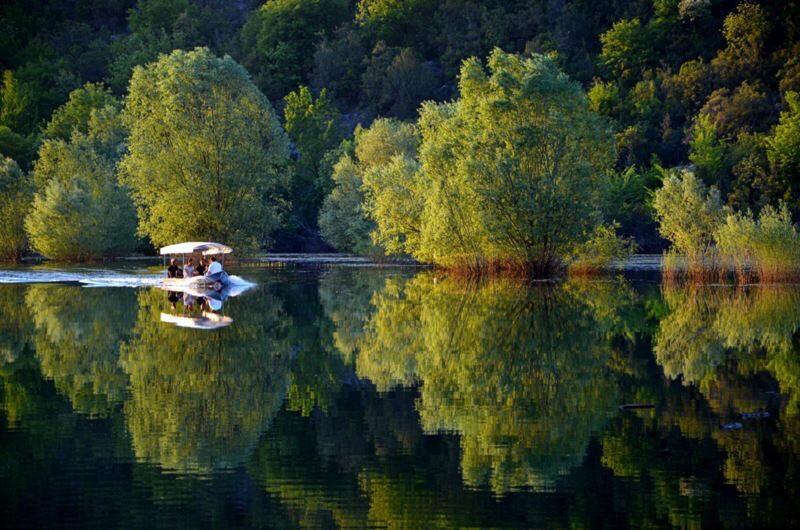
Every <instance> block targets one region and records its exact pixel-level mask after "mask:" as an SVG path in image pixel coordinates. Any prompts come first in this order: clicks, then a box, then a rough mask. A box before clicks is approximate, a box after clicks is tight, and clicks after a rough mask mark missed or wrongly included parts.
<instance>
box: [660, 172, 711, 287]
mask: <svg viewBox="0 0 800 530" xmlns="http://www.w3.org/2000/svg"><path fill="white" fill-rule="evenodd" d="M653 208H654V210H655V217H656V221H657V222H658V231H659V233H660V234H661V235H662V236H663V237H664V238H665V239H667V240H668V241H669V242H670V243H672V247H673V250H674V251H676V252H677V253H678V254H679V255H680V256H682V257H683V258H684V259H685V261H686V268H687V271H688V272H689V273H690V274H701V275H702V274H704V272H705V271H708V270H709V269H713V268H714V265H715V263H716V262H715V260H714V252H715V248H714V231H715V230H716V229H717V227H719V225H720V224H721V223H722V222H723V220H724V216H725V208H724V207H723V206H722V200H721V199H720V196H719V191H718V190H717V189H716V188H715V187H713V186H712V187H711V188H707V187H706V186H705V185H704V184H703V183H702V182H701V181H700V179H698V178H697V177H696V176H695V175H694V173H692V172H691V171H683V172H681V173H680V174H675V173H672V174H670V175H669V176H668V177H667V178H666V179H665V180H664V185H663V186H662V187H661V188H660V189H658V190H656V192H655V193H654V195H653ZM669 264H676V261H675V260H674V259H673V258H672V257H670V258H668V259H667V260H665V263H664V270H668V269H667V265H669Z"/></svg>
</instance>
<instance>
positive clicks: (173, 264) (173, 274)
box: [167, 258, 183, 278]
mask: <svg viewBox="0 0 800 530" xmlns="http://www.w3.org/2000/svg"><path fill="white" fill-rule="evenodd" d="M181 277H183V275H182V273H181V268H180V267H178V261H177V260H176V259H175V258H172V259H171V260H169V267H167V278H181Z"/></svg>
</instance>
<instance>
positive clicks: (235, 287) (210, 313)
mask: <svg viewBox="0 0 800 530" xmlns="http://www.w3.org/2000/svg"><path fill="white" fill-rule="evenodd" d="M251 287H253V284H251V283H230V284H226V285H225V286H224V287H222V288H221V289H215V288H213V287H211V286H209V285H202V284H197V285H182V286H176V285H171V286H169V287H166V286H162V287H161V289H164V290H166V291H167V301H168V302H169V304H170V307H171V308H172V311H171V312H161V317H160V320H161V322H164V323H167V324H174V325H175V326H178V327H180V328H188V329H204V330H212V329H219V328H224V327H226V326H230V325H231V324H233V319H232V318H231V317H229V316H226V315H223V314H220V311H222V304H223V302H224V301H225V300H227V299H228V298H230V297H235V296H239V295H240V294H242V293H243V292H245V291H247V290H248V289H250V288H251ZM179 304H180V306H179Z"/></svg>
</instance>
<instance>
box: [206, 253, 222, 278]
mask: <svg viewBox="0 0 800 530" xmlns="http://www.w3.org/2000/svg"><path fill="white" fill-rule="evenodd" d="M220 272H222V264H221V263H220V262H219V261H217V257H216V256H211V263H209V264H208V269H206V276H213V275H214V274H217V273H220Z"/></svg>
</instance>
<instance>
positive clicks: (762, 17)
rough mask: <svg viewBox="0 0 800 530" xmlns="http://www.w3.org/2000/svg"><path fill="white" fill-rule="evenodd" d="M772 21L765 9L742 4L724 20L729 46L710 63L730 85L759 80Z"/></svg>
mask: <svg viewBox="0 0 800 530" xmlns="http://www.w3.org/2000/svg"><path fill="white" fill-rule="evenodd" d="M770 25H771V22H770V20H769V19H768V18H767V15H766V13H765V12H764V8H763V7H761V6H760V5H758V4H754V3H752V2H742V3H740V4H739V5H738V6H736V10H735V11H734V12H733V13H730V14H729V15H728V16H727V17H725V21H724V22H723V28H722V33H723V35H724V36H725V41H726V43H727V46H726V47H725V48H724V49H722V50H720V51H719V53H718V54H717V56H716V57H714V59H713V61H712V62H711V65H712V67H713V68H714V70H716V72H717V75H719V76H721V77H722V79H723V80H725V81H726V82H728V83H731V84H738V82H740V81H743V80H745V79H748V78H750V79H752V78H758V77H759V76H760V75H762V74H763V73H764V71H765V67H766V64H765V63H766V62H767V61H765V53H764V52H765V47H766V44H767V39H768V38H769V31H770Z"/></svg>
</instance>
